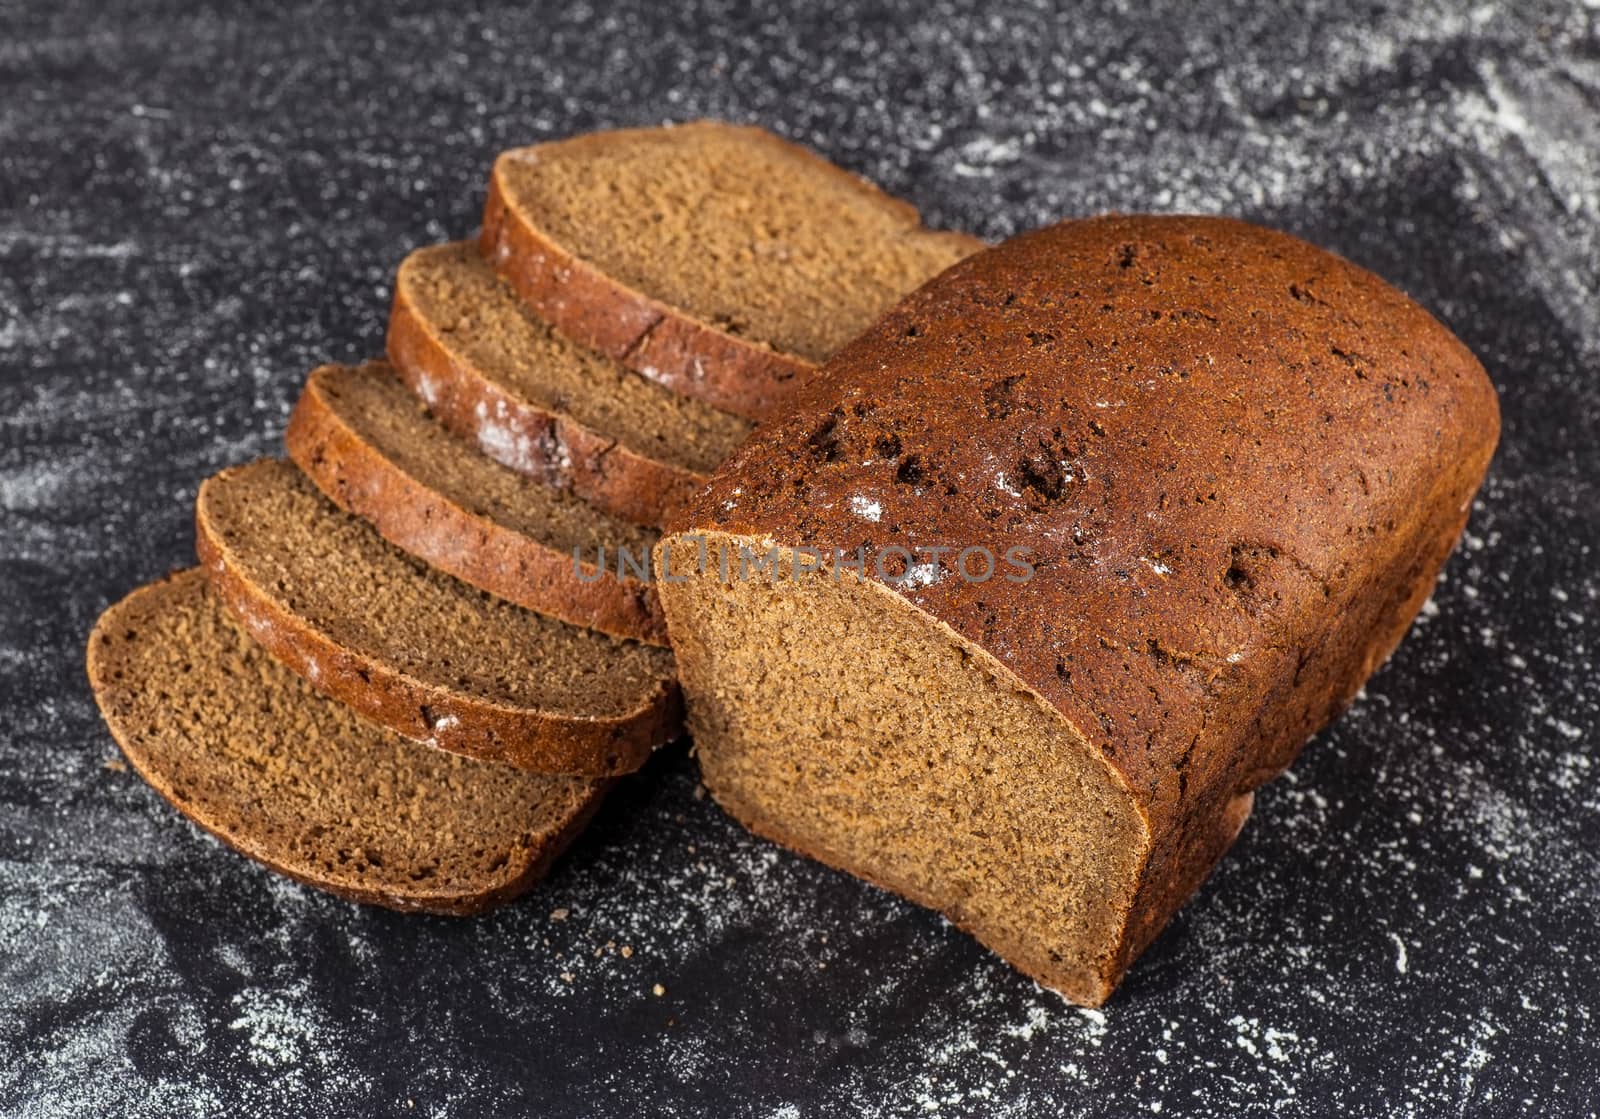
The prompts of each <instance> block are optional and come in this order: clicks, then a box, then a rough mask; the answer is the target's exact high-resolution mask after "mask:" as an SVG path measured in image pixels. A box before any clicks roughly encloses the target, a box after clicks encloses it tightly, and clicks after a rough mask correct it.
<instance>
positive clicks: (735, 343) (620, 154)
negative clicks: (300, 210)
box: [480, 121, 984, 420]
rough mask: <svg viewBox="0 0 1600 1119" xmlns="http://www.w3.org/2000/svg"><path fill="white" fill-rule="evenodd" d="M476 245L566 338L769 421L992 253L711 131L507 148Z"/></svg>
mask: <svg viewBox="0 0 1600 1119" xmlns="http://www.w3.org/2000/svg"><path fill="white" fill-rule="evenodd" d="M480 247H481V248H482V250H483V254H484V256H485V258H486V259H488V260H489V261H490V263H491V264H493V265H494V267H495V269H496V270H497V271H498V272H499V273H500V275H502V276H503V277H505V279H506V280H508V281H509V282H510V284H511V286H512V287H513V288H514V289H516V291H517V294H519V295H520V296H521V297H522V298H523V300H524V301H526V302H527V304H528V305H529V306H531V307H533V308H534V309H535V310H537V311H538V312H539V314H540V315H542V316H543V317H545V318H546V319H548V320H549V321H550V322H552V323H554V324H555V325H556V327H557V328H558V329H560V330H561V331H563V332H564V333H566V334H567V335H569V336H571V337H572V338H575V339H577V340H578V341H580V342H582V343H584V344H585V345H587V346H590V347H592V348H594V349H596V350H599V351H600V352H601V353H604V354H607V355H609V356H610V357H613V358H615V359H617V360H618V361H620V362H622V363H623V364H625V365H627V366H629V367H630V368H633V369H637V370H639V371H640V372H642V373H644V374H645V376H647V377H650V378H652V379H654V380H658V381H660V382H661V383H662V384H665V385H669V386H670V387H672V388H674V389H676V390H677V391H678V392H681V393H684V394H686V395H688V396H693V397H696V398H698V399H700V400H704V401H707V402H709V403H711V404H714V405H716V406H717V407H719V408H723V409H726V410H727V411H730V412H734V413H737V414H738V415H741V416H747V417H750V418H752V419H758V420H759V419H764V418H766V417H767V416H769V415H771V414H772V413H773V412H774V410H775V409H776V407H777V406H778V405H779V404H781V403H782V401H783V399H784V398H785V396H786V395H787V394H788V393H789V391H790V390H791V389H792V388H793V386H794V385H795V383H796V382H797V381H801V380H804V379H805V378H806V377H807V376H808V375H809V374H810V373H811V372H812V371H813V370H814V369H815V368H816V367H817V366H818V365H819V364H821V363H822V362H823V361H825V360H826V359H827V358H828V357H830V356H831V355H832V354H833V353H834V351H836V350H837V349H839V347H841V346H843V345H844V343H846V342H848V341H849V340H850V339H851V338H853V337H855V336H856V335H857V334H859V333H860V332H861V331H862V330H864V329H865V328H866V327H867V326H869V325H870V324H871V323H872V322H873V321H874V320H876V319H877V318H878V316H879V315H881V314H882V313H883V312H884V311H886V310H888V309H889V308H890V307H891V306H893V305H894V304H895V303H896V302H898V301H899V299H900V298H901V297H902V296H904V295H905V294H906V293H908V292H910V291H912V290H913V289H915V288H917V287H919V286H921V285H922V284H923V283H924V282H926V281H927V280H929V279H931V278H932V277H933V276H935V275H937V274H938V273H940V272H942V271H943V270H944V269H945V268H947V267H949V266H950V265H951V264H954V263H955V262H956V261H957V260H960V259H961V258H963V257H965V256H968V255H970V254H972V253H974V252H976V251H978V250H979V249H981V248H983V247H984V246H983V242H981V241H979V240H978V239H977V238H975V237H971V236H969V235H967V234H965V233H954V232H945V231H937V230H931V229H928V228H926V227H925V226H923V225H922V224H921V219H920V218H919V216H918V214H917V211H916V208H915V207H913V206H912V205H910V204H909V203H907V202H903V201H901V200H900V199H898V198H894V197H891V196H890V195H888V194H885V193H884V192H883V191H881V190H879V189H878V188H877V187H876V186H874V185H872V184H871V183H869V182H867V181H866V180H865V179H862V178H860V177H859V176H856V175H853V174H851V173H850V172H848V171H845V170H844V169H843V168H841V167H838V166H836V165H835V164H832V163H830V162H828V161H827V160H825V159H823V158H822V157H821V156H819V155H816V154H815V153H813V152H811V151H808V150H807V149H805V148H803V147H800V146H799V145H798V144H793V143H790V142H789V141H787V140H784V139H781V138H780V137H778V136H774V135H773V134H772V133H770V132H767V131H766V130H764V129H761V128H755V127H746V126H739V125H732V124H725V123H722V122H718V121H700V122H697V123H693V124H684V125H678V126H675V127H664V128H636V129H621V130H618V131H613V132H596V133H591V134H589V135H585V136H577V137H574V138H572V139H567V140H557V141H553V142H550V143H545V144H538V145H535V146H533V147H528V148H517V149H513V150H512V151H508V152H504V153H502V154H501V155H500V157H499V158H498V159H497V160H496V161H495V165H494V171H493V174H492V175H491V177H490V181H489V197H488V201H487V204H486V205H485V208H484V218H483V232H482V236H481V239H480Z"/></svg>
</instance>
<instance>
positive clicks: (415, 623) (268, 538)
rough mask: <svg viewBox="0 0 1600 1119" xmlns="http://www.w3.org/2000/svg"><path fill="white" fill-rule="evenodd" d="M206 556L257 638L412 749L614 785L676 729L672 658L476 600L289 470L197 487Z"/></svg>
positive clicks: (241, 471)
mask: <svg viewBox="0 0 1600 1119" xmlns="http://www.w3.org/2000/svg"><path fill="white" fill-rule="evenodd" d="M195 523H196V546H197V549H198V551H199V553H200V558H201V561H202V563H203V565H204V566H205V569H206V572H207V574H208V575H209V576H210V577H211V580H212V584H213V586H215V587H216V589H217V590H218V592H219V593H220V594H221V596H222V599H223V601H224V602H226V603H227V604H228V606H229V608H230V609H232V610H233V612H234V613H235V615H236V616H238V617H239V618H240V619H241V620H242V621H243V622H244V624H245V627H246V629H248V630H249V632H250V634H251V636H253V637H254V638H255V639H256V640H257V641H259V642H261V643H262V644H263V645H265V646H266V648H267V649H268V651H269V652H271V653H272V654H273V655H274V656H276V657H278V659H279V660H281V661H283V662H284V663H285V664H287V665H288V666H289V667H290V668H292V669H294V670H295V671H296V672H298V673H300V674H301V675H302V676H304V677H306V679H307V680H309V681H310V682H311V684H312V685H313V686H314V687H316V688H318V689H319V690H321V691H323V692H326V693H327V694H328V695H331V696H333V697H334V698H335V699H338V700H342V701H343V702H345V703H347V704H349V705H350V706H352V707H354V708H355V709H356V710H357V711H359V712H361V713H362V714H363V715H365V716H367V717H368V718H369V719H372V720H373V721H374V722H377V723H381V724H383V725H384V726H386V727H389V728H390V729H392V730H396V731H398V732H400V733H401V734H404V735H406V736H407V737H409V738H414V739H417V740H418V741H422V742H426V743H427V744H429V745H432V746H437V747H439V748H440V749H444V750H450V751H453V752H456V753H460V754H466V755H469V756H471V757H475V758H483V759H487V760H491V761H502V762H506V763H507V764H510V765H514V766H516V767H518V768H520V769H531V770H539V771H543V772H548V773H570V774H580V775H584V776H605V775H610V774H617V773H627V772H630V771H632V770H634V769H637V768H638V767H639V766H641V765H643V764H644V761H645V759H646V758H647V757H648V756H649V754H650V751H651V749H652V748H653V747H655V746H656V745H658V744H660V743H662V742H665V741H667V740H668V739H670V738H671V737H672V736H673V735H674V734H676V733H677V731H678V729H679V699H678V690H677V686H676V682H675V680H674V677H673V663H672V654H671V653H670V652H668V651H667V650H666V649H660V648H656V647H654V646H650V645H642V644H640V643H638V642H634V641H622V640H618V639H617V638H614V637H608V636H606V635H604V634H600V633H594V632H591V631H590V630H586V629H580V628H578V627H577V626H572V625H568V624H567V623H566V622H562V621H559V620H557V619H555V618H547V617H545V616H544V615H542V614H537V613H535V612H533V611H531V610H526V609H524V608H522V607H520V606H516V605H513V604H512V603H509V602H505V601H503V600H501V599H498V598H495V597H494V596H493V595H489V594H486V593H484V592H483V591H479V590H475V589H474V588H472V587H469V586H467V585H466V584H465V583H462V582H460V581H458V580H456V579H454V578H452V577H451V576H449V575H445V574H443V573H441V572H438V571H435V570H433V569H432V568H430V567H429V566H428V565H427V564H425V563H423V562H421V561H420V560H417V559H414V558H413V557H411V556H409V555H407V554H406V553H405V552H403V551H401V550H400V549H398V548H396V547H394V546H393V545H392V544H389V543H387V542H386V541H385V540H384V539H383V538H382V537H381V536H379V535H378V533H377V532H376V531H375V530H374V529H373V528H372V527H371V526H370V525H368V524H367V523H366V522H365V521H363V520H361V519H360V518H359V517H354V516H351V515H350V514H348V513H344V512H342V511H341V510H339V509H338V508H337V507H336V506H334V505H333V504H332V503H331V502H329V501H328V499H327V498H325V497H323V496H322V494H320V493H319V492H317V490H316V488H315V487H314V486H313V485H312V484H311V482H310V481H309V480H308V479H307V478H306V477H305V475H303V474H302V473H300V471H298V470H296V469H295V468H294V466H293V465H291V464H289V463H286V462H278V461H272V460H268V461H263V462H257V463H253V464H251V465H249V466H241V467H236V468H234V469H231V470H225V471H223V472H222V473H221V474H218V475H216V476H215V477H213V478H210V479H208V480H207V481H206V482H205V484H204V485H202V486H201V487H200V496H199V499H198V500H197V501H196V508H195Z"/></svg>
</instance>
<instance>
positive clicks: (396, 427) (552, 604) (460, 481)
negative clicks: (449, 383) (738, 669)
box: [285, 362, 667, 645]
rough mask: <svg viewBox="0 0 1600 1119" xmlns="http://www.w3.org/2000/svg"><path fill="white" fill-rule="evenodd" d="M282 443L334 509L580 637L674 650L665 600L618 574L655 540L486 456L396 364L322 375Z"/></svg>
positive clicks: (335, 369)
mask: <svg viewBox="0 0 1600 1119" xmlns="http://www.w3.org/2000/svg"><path fill="white" fill-rule="evenodd" d="M285 442H286V443H287V444H288V448H289V457H290V458H292V459H293V460H294V461H295V464H296V465H297V466H299V467H300V469H301V470H303V471H304V472H305V473H306V475H307V476H308V477H309V478H310V479H311V480H312V481H313V482H315V483H316V485H317V488H318V489H320V490H322V492H323V493H324V494H326V495H327V496H328V497H329V498H331V499H332V500H333V502H334V504H336V505H338V506H339V507H340V508H341V509H343V510H345V511H346V512H347V513H354V514H356V515H357V516H360V517H364V518H366V519H367V520H368V521H370V522H371V523H372V525H373V527H374V528H376V529H377V530H378V532H379V533H380V534H381V535H382V536H383V538H384V539H385V540H387V541H389V542H390V543H391V544H394V545H396V546H397V547H400V548H404V549H405V550H406V551H408V552H410V553H411V554H412V555H414V556H416V557H417V558H418V559H421V560H425V561H427V562H428V563H429V564H431V565H432V566H434V567H436V568H438V569H439V570H440V571H444V572H447V573H448V574H451V575H454V576H455V577H456V578H458V579H461V580H463V581H465V582H468V583H471V584H472V585H473V586H475V587H478V588H480V589H482V590H486V591H488V592H490V593H491V594H495V595H498V596H499V597H501V598H504V599H506V600H508V601H510V602H514V603H516V604H517V605H519V606H525V607H527V608H528V609H530V610H537V611H538V612H539V613H541V614H547V615H549V616H550V617H553V618H560V619H561V620H562V621H564V622H571V623H572V624H573V625H576V626H585V627H587V628H589V629H596V630H600V631H601V632H602V633H609V634H611V635H612V636H614V637H631V638H635V639H637V640H640V641H645V642H648V643H650V644H652V645H665V644H666V643H667V630H666V624H665V622H664V621H663V619H662V616H661V602H660V600H659V599H658V598H657V597H656V592H655V588H654V587H653V586H651V585H650V584H649V583H648V582H645V581H644V580H642V579H639V578H636V577H634V575H633V574H632V571H633V568H632V567H628V568H627V570H628V572H629V573H628V575H627V576H626V577H620V576H619V574H618V572H619V571H622V570H623V569H624V557H628V558H631V559H636V560H637V563H638V566H639V567H641V568H642V567H643V566H644V565H646V564H647V563H648V560H649V555H650V549H651V548H652V547H653V546H654V544H655V541H656V538H657V536H658V535H659V534H658V533H657V532H656V531H655V530H654V529H648V528H643V527H640V526H638V525H635V524H632V523H630V522H627V521H623V520H620V519H618V518H615V517H612V516H610V515H609V514H606V513H603V512H601V511H600V510H598V509H596V508H594V507H593V506H591V505H589V504H588V503H587V502H585V501H584V500H583V499H582V498H579V497H575V496H573V495H572V494H571V493H568V492H567V491H565V490H559V489H556V488H555V487H553V486H548V485H545V484H544V483H543V482H538V481H535V480H533V479H532V478H528V477H526V476H524V475H521V474H518V473H516V472H515V471H513V470H508V469H507V468H505V467H503V466H501V465H500V464H499V463H496V462H494V461H493V460H491V459H489V458H488V457H486V456H484V455H481V454H479V453H478V452H477V451H476V450H475V449H474V448H473V447H472V446H471V445H470V444H468V443H467V442H466V441H465V440H462V439H458V438H456V437H455V436H454V435H451V434H450V433H449V432H447V431H445V430H444V428H442V427H440V426H439V424H438V423H436V422H435V421H434V419H433V417H431V416H430V415H429V414H428V413H427V411H426V409H425V407H424V406H423V404H422V402H421V401H419V400H418V399H417V398H416V397H415V396H413V395H412V394H411V393H410V392H409V391H408V390H407V388H406V386H405V385H404V384H402V383H401V382H400V380H399V379H398V378H397V377H396V376H395V374H394V370H393V369H392V368H391V367H390V366H388V365H387V364H385V363H383V362H370V363H368V364H366V365H362V366H359V367H355V366H340V365H325V366H323V367H322V368H320V369H317V370H315V371H313V372H312V374H311V376H310V378H309V379H308V380H307V381H306V386H305V389H304V390H303V391H302V392H301V394H300V400H299V402H298V403H297V404H296V405H295V409H294V414H293V415H291V416H290V417H289V430H288V433H287V434H286V436H285ZM623 549H625V551H623Z"/></svg>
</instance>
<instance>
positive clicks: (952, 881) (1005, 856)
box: [661, 533, 1149, 1004]
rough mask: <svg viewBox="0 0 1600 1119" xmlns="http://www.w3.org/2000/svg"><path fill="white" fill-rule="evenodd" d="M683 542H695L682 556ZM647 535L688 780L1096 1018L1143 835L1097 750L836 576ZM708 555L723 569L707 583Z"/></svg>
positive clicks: (989, 660)
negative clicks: (951, 926) (767, 567)
mask: <svg viewBox="0 0 1600 1119" xmlns="http://www.w3.org/2000/svg"><path fill="white" fill-rule="evenodd" d="M700 539H704V540H705V541H706V551H705V553H703V554H705V555H707V556H708V557H709V562H707V563H703V564H702V563H701V562H700V556H701V555H702V553H701V550H700V549H701V545H700V543H699V540H700ZM741 545H743V546H744V547H746V548H748V549H750V551H751V552H752V553H753V554H754V555H756V556H762V555H764V554H765V553H766V550H767V548H768V547H770V546H771V542H769V541H760V540H756V539H754V538H751V537H740V536H731V535H727V534H722V533H706V534H694V535H681V536H673V537H668V538H666V539H664V540H663V542H662V549H663V551H664V552H665V553H666V555H665V557H664V558H665V559H666V561H667V563H668V564H669V565H670V566H669V568H668V570H669V571H670V572H671V573H672V574H673V577H674V578H677V577H679V576H686V577H687V579H686V581H684V582H663V583H662V584H661V594H662V598H663V600H664V602H665V605H666V609H667V617H668V623H669V626H670V628H671V631H672V636H673V640H674V643H675V646H676V648H677V651H678V665H679V674H680V679H681V681H682V684H683V687H684V690H685V692H686V694H687V696H688V699H689V704H690V707H689V713H690V714H689V722H690V729H691V732H692V734H693V738H694V741H695V743H696V747H697V752H698V755H699V759H700V764H701V766H702V768H703V770H704V775H705V781H706V784H707V787H708V788H709V789H710V790H711V791H712V793H713V795H715V796H716V798H717V799H718V801H719V802H720V803H721V804H723V805H724V807H726V808H727V809H728V810H729V811H731V812H732V813H733V814H734V815H735V816H736V817H738V818H740V819H741V820H742V821H744V822H745V823H746V824H747V825H748V826H750V827H751V828H752V829H753V830H755V831H757V832H760V833H762V834H765V835H768V836H769V837H771V838H773V839H776V840H778V841H779V842H781V843H783V844H785V845H787V846H790V847H793V848H795V849H797V850H800V851H802V852H804V853H807V854H810V855H812V856H814V857H816V858H819V859H821V860H822V861H823V862H826V863H829V864H831V865H834V866H837V867H840V868H842V869H845V870H848V871H850V872H852V873H854V874H857V875H859V876H861V877H863V878H866V879H868V880H869V881H873V882H876V883H878V884H879V885H882V886H885V887H888V888H889V889H891V890H894V891H895V892H897V893H900V894H903V895H905V896H907V897H909V898H911V899H912V900H914V901H917V902H920V903H921V904H924V905H928V906H932V907H934V908H936V909H939V910H941V911H943V912H944V913H945V914H946V915H947V916H949V917H950V918H951V920H953V921H954V922H955V923H956V924H957V925H959V926H961V927H963V928H965V929H967V930H968V931H969V932H971V933H973V934H974V935H975V936H976V937H977V938H978V939H979V940H980V941H981V942H983V943H984V944H985V945H987V946H988V947H990V948H992V949H993V950H995V951H996V952H998V953H999V954H1000V955H1002V956H1004V957H1005V958H1006V959H1008V960H1010V961H1011V962H1012V963H1013V964H1015V965H1016V966H1018V967H1019V968H1021V969H1022V970H1023V971H1025V972H1027V973H1028V974H1030V975H1032V976H1033V977H1034V978H1036V979H1038V980H1039V981H1040V982H1042V983H1045V984H1046V985H1047V986H1050V987H1053V988H1055V989H1057V990H1060V991H1061V992H1062V993H1064V994H1066V995H1067V996H1068V997H1069V998H1073V999H1074V1000H1076V1001H1079V1002H1083V1003H1090V1004H1095V1003H1098V1002H1100V1001H1101V1000H1103V999H1104V997H1105V996H1106V994H1107V993H1108V991H1109V985H1108V983H1107V981H1106V976H1107V974H1108V973H1110V974H1115V971H1116V964H1115V956H1116V954H1117V952H1118V951H1119V948H1120V943H1119V942H1120V939H1121V930H1122V927H1123V923H1124V919H1125V915H1126V913H1127V911H1128V909H1129V907H1130V905H1131V902H1132V897H1133V890H1134V885H1135V881H1134V879H1135V876H1136V875H1137V873H1138V870H1139V867H1140V865H1142V862H1143V858H1144V852H1145V850H1146V847H1147V845H1148V840H1149V836H1148V830H1147V828H1146V825H1145V823H1144V818H1143V815H1142V814H1141V812H1140V811H1139V810H1138V808H1137V807H1136V806H1135V804H1134V802H1133V799H1132V796H1131V794H1130V792H1129V790H1128V788H1127V786H1126V785H1125V784H1124V783H1123V781H1122V779H1121V777H1120V775H1119V774H1117V773H1116V772H1115V771H1114V770H1113V769H1112V768H1111V767H1110V765H1109V764H1108V763H1107V762H1106V761H1105V759H1104V758H1103V756H1102V755H1101V754H1100V752H1099V751H1098V750H1097V749H1096V748H1095V747H1094V746H1093V745H1092V744H1090V743H1089V742H1087V741H1085V739H1084V737H1083V736H1082V735H1081V734H1080V733H1078V731H1077V730H1075V729H1074V728H1073V727H1072V726H1071V725H1070V724H1069V723H1068V722H1067V721H1066V720H1065V719H1064V718H1063V717H1062V716H1061V714H1060V713H1059V712H1058V711H1056V710H1055V709H1054V708H1053V707H1051V706H1050V705H1049V704H1048V703H1046V702H1045V701H1044V700H1043V699H1042V698H1041V697H1040V696H1039V695H1038V694H1037V693H1035V692H1034V691H1033V690H1032V689H1030V688H1028V687H1027V686H1026V685H1024V684H1023V683H1022V682H1021V681H1020V680H1019V679H1017V678H1016V677H1015V676H1014V675H1013V674H1012V673H1010V672H1009V671H1008V670H1007V669H1005V668H1004V667H1003V666H1002V665H1000V663H999V662H998V661H996V660H995V659H994V658H993V657H991V656H990V655H989V654H988V653H986V652H984V651H983V650H981V649H979V648H978V647H977V646H975V645H973V644H971V643H970V642H968V641H966V640H965V639H963V638H962V637H961V636H959V635H958V634H957V633H956V632H955V631H954V630H952V629H950V628H949V627H948V626H946V625H944V624H943V623H941V622H939V621H937V620H936V619H934V618H933V617H932V616H931V615H929V614H927V613H925V612H923V611H922V610H920V609H918V608H917V607H916V606H914V605H912V604H911V603H910V602H908V601H907V600H906V599H904V598H903V597H901V596H900V595H898V594H895V593H894V592H892V591H890V590H888V589H887V588H886V587H884V586H883V585H882V584H879V583H875V582H872V581H870V580H864V579H861V578H860V577H858V576H856V575H854V574H853V573H851V572H850V571H848V570H845V571H839V572H837V573H835V572H834V571H831V570H825V571H819V572H812V573H807V574H802V575H800V576H799V577H798V578H797V577H795V576H794V574H793V570H794V567H793V552H792V551H790V550H788V549H780V553H779V554H780V561H779V564H778V567H779V570H780V575H779V577H778V578H777V579H775V580H773V579H769V578H767V577H766V576H761V575H757V574H755V573H754V572H750V573H748V574H749V577H748V578H741V577H740V568H739V562H738V557H739V554H740V553H739V548H740V546H741ZM719 554H726V555H728V556H730V557H731V558H732V562H731V563H730V565H729V578H728V579H727V581H726V582H724V580H723V578H722V576H721V573H720V571H719V567H720V564H719V563H718V561H717V557H718V555H719Z"/></svg>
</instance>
